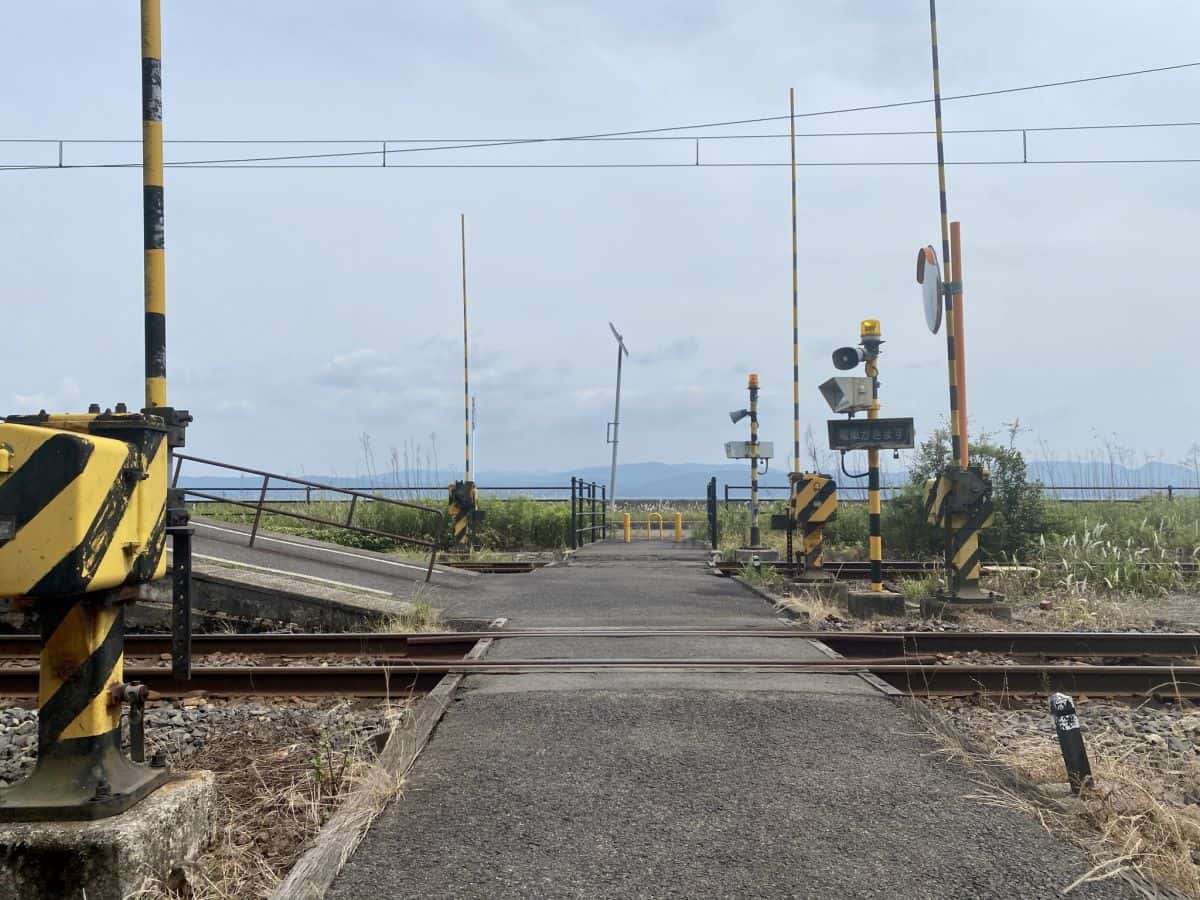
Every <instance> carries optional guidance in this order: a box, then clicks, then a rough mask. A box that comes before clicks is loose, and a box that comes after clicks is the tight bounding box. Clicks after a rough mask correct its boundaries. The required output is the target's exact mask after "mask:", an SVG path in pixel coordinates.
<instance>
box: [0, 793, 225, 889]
mask: <svg viewBox="0 0 1200 900" xmlns="http://www.w3.org/2000/svg"><path fill="white" fill-rule="evenodd" d="M215 804H216V789H215V782H214V780H213V774H212V773H211V772H185V773H182V774H180V775H179V776H177V777H176V778H173V779H172V780H171V781H169V782H167V783H166V784H164V785H163V786H162V787H160V788H159V789H158V790H156V791H155V792H154V793H152V794H150V796H148V797H146V799H144V800H142V801H141V802H140V803H138V804H137V805H136V806H134V807H133V808H132V809H129V810H126V811H125V812H123V813H121V814H120V815H116V816H112V817H110V818H107V819H97V820H96V821H92V822H21V823H0V900H62V898H71V900H75V898H84V897H86V898H87V900H125V898H126V897H132V896H158V895H159V894H160V893H162V892H164V891H165V890H167V889H171V890H175V891H179V892H181V893H182V892H183V889H185V887H186V885H187V884H188V883H189V882H190V880H191V879H190V869H191V867H192V865H193V864H194V861H195V860H196V858H197V857H198V856H199V855H200V852H201V851H202V850H203V849H204V847H205V846H206V845H207V844H208V842H209V839H210V837H211V834H212V823H213V811H214V807H215Z"/></svg>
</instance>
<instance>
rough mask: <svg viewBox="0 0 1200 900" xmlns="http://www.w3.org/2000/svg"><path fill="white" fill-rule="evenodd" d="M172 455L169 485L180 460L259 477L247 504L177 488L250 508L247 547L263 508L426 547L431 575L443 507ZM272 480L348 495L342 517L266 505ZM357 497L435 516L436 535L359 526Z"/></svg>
mask: <svg viewBox="0 0 1200 900" xmlns="http://www.w3.org/2000/svg"><path fill="white" fill-rule="evenodd" d="M172 458H173V459H174V460H175V472H174V473H173V474H172V476H171V486H172V487H177V486H178V484H179V476H180V473H181V472H182V471H183V464H184V462H191V463H195V464H196V465H200V466H211V467H213V468H217V469H225V470H227V471H231V472H240V473H243V474H247V475H255V476H257V477H259V478H261V479H262V481H261V482H260V483H259V485H258V487H257V491H258V497H257V499H256V501H255V502H254V503H247V502H246V501H244V500H236V499H231V498H229V497H219V496H216V495H214V494H210V493H208V492H206V491H199V490H196V489H194V488H188V487H184V488H181V490H182V491H183V492H184V494H185V495H186V496H187V497H190V498H199V499H201V500H204V501H208V502H219V503H228V504H230V505H231V506H240V507H243V508H245V509H251V510H254V524H253V525H252V526H251V528H250V534H249V545H250V546H251V547H253V546H254V541H255V538H257V537H258V527H259V524H260V523H261V521H262V514H263V511H264V510H265V511H266V512H268V513H271V514H272V515H277V516H287V517H289V518H292V519H299V520H301V521H304V522H311V523H313V524H315V525H326V526H329V527H331V528H344V529H347V530H348V531H356V532H358V533H360V534H371V535H375V536H376V537H382V538H386V539H388V540H391V541H395V542H396V543H400V544H413V545H415V546H418V547H424V548H426V549H428V550H429V566H428V568H427V569H426V571H425V580H426V581H429V579H430V578H431V577H432V575H433V564H434V561H435V560H436V559H437V552H438V547H439V544H440V539H441V537H442V536H443V535H445V533H446V510H445V509H444V508H442V509H435V508H433V507H429V506H420V505H418V504H416V503H407V502H405V501H403V500H393V499H392V498H390V497H379V496H375V495H372V494H367V493H363V492H362V491H356V490H352V489H350V488H341V487H335V486H333V485H329V484H320V483H319V482H315V481H306V480H304V479H302V478H293V477H291V476H290V475H280V474H278V473H276V472H264V471H262V470H261V469H250V468H247V467H246V466H236V465H233V464H231V463H223V462H217V461H216V460H212V459H203V458H201V457H199V456H189V455H187V454H186V453H175V454H173V457H172ZM272 481H277V482H279V481H282V482H284V483H285V485H287V486H290V488H291V489H301V490H303V489H308V490H312V491H317V492H319V493H320V494H324V495H341V496H344V497H348V498H349V510H348V511H347V513H346V518H345V519H340V520H336V521H335V520H333V519H324V518H321V517H319V516H311V515H308V514H306V513H299V512H296V511H294V510H290V509H280V508H278V507H277V506H274V505H272V506H267V505H266V504H267V503H268V502H270V501H269V500H268V495H269V493H270V491H271V490H272V489H271V482H272ZM278 489H279V488H278V487H277V488H275V490H278ZM360 500H361V501H364V502H369V503H388V504H392V505H394V506H402V507H405V508H406V509H412V510H416V511H417V512H418V513H420V514H422V515H424V516H427V517H430V518H432V519H436V520H437V525H435V526H434V527H433V528H432V529H431V530H432V532H433V534H435V535H437V536H438V537H437V538H436V539H434V540H427V539H425V538H421V537H414V536H412V535H405V534H398V533H395V532H391V531H382V530H380V529H378V528H367V527H366V526H363V525H355V524H354V513H355V510H356V509H357V507H358V503H359V501H360Z"/></svg>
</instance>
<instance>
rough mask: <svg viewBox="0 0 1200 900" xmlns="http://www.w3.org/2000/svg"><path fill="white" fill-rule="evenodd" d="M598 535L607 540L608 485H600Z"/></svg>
mask: <svg viewBox="0 0 1200 900" xmlns="http://www.w3.org/2000/svg"><path fill="white" fill-rule="evenodd" d="M600 537H601V538H602V539H603V540H608V485H607V484H602V485H600Z"/></svg>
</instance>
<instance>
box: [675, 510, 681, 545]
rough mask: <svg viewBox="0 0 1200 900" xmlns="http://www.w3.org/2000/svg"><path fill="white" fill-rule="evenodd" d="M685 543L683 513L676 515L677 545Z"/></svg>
mask: <svg viewBox="0 0 1200 900" xmlns="http://www.w3.org/2000/svg"><path fill="white" fill-rule="evenodd" d="M682 542H683V513H675V543H677V544H680V543H682Z"/></svg>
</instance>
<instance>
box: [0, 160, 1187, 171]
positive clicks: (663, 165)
mask: <svg viewBox="0 0 1200 900" xmlns="http://www.w3.org/2000/svg"><path fill="white" fill-rule="evenodd" d="M1177 163H1200V157H1162V158H1152V157H1148V158H1137V159H978V160H960V161H958V162H953V161H950V160H947V161H946V165H947V166H958V167H970V166H1106V165H1170V164H1177ZM133 165H134V164H132V163H129V164H124V163H123V164H121V165H120V166H105V165H81V166H62V167H61V170H62V171H64V172H65V171H72V170H81V169H97V168H109V169H111V168H130V167H132V166H133ZM164 165H166V166H167V167H170V166H171V165H172V163H164ZM175 165H177V166H178V167H179V168H181V169H190V170H194V171H200V170H203V169H281V170H283V169H331V170H333V169H357V170H359V171H361V172H373V171H375V170H377V169H378V170H383V169H386V170H389V171H390V170H393V169H396V170H399V169H760V168H779V167H784V166H789V165H791V163H789V162H698V163H697V162H595V163H400V164H397V165H389V166H364V165H356V164H354V163H349V164H343V163H327V164H320V163H315V164H303V163H299V164H293V163H282V164H279V165H267V164H258V163H247V164H240V163H213V164H207V165H191V164H175ZM936 165H937V160H932V159H931V160H857V161H854V160H851V161H847V160H818V161H812V162H797V163H796V166H797V167H798V168H888V167H920V166H936ZM59 168H60V167H59V166H0V171H22V170H41V169H59Z"/></svg>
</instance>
